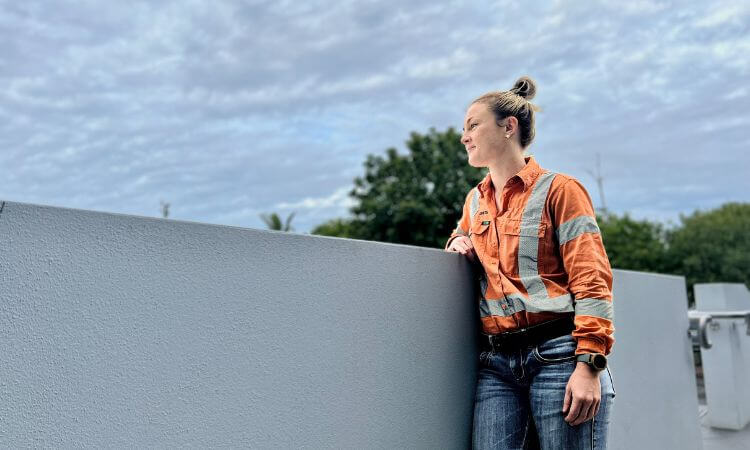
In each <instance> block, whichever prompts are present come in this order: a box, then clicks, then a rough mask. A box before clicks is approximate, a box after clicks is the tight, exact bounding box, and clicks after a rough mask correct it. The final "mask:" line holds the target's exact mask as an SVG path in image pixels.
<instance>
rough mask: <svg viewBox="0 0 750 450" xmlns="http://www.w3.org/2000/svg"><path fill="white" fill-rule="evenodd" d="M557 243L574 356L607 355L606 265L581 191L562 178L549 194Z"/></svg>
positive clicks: (610, 339)
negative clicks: (571, 309) (570, 309)
mask: <svg viewBox="0 0 750 450" xmlns="http://www.w3.org/2000/svg"><path fill="white" fill-rule="evenodd" d="M550 202H551V213H552V216H553V220H554V222H555V232H556V235H557V243H558V244H559V250H560V256H561V257H562V261H563V266H564V267H565V271H566V272H567V274H568V288H569V290H570V293H571V294H572V295H573V298H574V302H575V305H574V306H575V330H574V331H573V337H574V338H576V340H577V341H578V345H577V348H576V354H582V353H603V354H605V355H606V354H609V353H610V352H611V351H612V346H613V344H614V324H613V321H614V311H613V307H612V306H613V305H612V268H611V267H610V264H609V258H607V253H606V251H605V250H604V244H603V242H602V236H601V233H600V231H599V226H598V224H597V223H596V215H595V213H594V207H593V205H592V203H591V198H590V197H589V195H588V193H587V192H586V189H585V188H584V187H583V186H582V185H581V183H579V182H578V181H577V180H575V179H572V178H571V179H568V180H567V181H565V182H564V183H563V184H562V185H561V186H560V187H559V189H557V190H555V191H554V192H553V195H552V196H551V197H550Z"/></svg>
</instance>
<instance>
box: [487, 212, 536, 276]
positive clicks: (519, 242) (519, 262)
mask: <svg viewBox="0 0 750 450" xmlns="http://www.w3.org/2000/svg"><path fill="white" fill-rule="evenodd" d="M546 229H547V227H546V225H545V224H540V225H539V226H523V224H522V221H521V220H515V219H508V220H505V221H503V222H502V223H501V224H500V225H499V226H498V232H499V237H498V241H499V244H500V249H499V250H500V251H499V253H500V265H501V268H502V270H503V272H505V273H507V274H509V275H514V276H516V275H518V274H519V267H524V268H530V267H538V262H539V261H538V259H539V255H540V254H543V252H544V250H543V249H542V246H543V245H542V242H543V241H544V237H545V235H546ZM537 271H538V269H537Z"/></svg>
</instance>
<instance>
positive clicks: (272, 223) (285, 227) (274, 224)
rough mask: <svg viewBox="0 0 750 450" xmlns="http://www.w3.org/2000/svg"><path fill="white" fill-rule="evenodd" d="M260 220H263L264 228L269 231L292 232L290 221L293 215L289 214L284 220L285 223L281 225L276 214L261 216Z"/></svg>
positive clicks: (279, 218)
mask: <svg viewBox="0 0 750 450" xmlns="http://www.w3.org/2000/svg"><path fill="white" fill-rule="evenodd" d="M260 218H261V219H262V220H263V222H265V223H266V226H267V227H268V229H269V230H276V231H292V230H293V229H292V226H291V223H292V219H293V218H294V213H291V214H289V216H287V218H286V222H284V223H283V224H282V223H281V217H279V215H278V214H276V213H271V214H261V215H260Z"/></svg>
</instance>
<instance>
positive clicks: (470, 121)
mask: <svg viewBox="0 0 750 450" xmlns="http://www.w3.org/2000/svg"><path fill="white" fill-rule="evenodd" d="M501 123H502V122H501ZM461 143H462V144H464V147H466V152H467V153H468V154H469V165H471V166H473V167H487V166H488V165H489V163H490V162H491V161H492V160H493V159H495V158H497V157H499V156H500V154H501V153H502V152H503V150H504V149H505V147H507V145H508V139H506V138H505V129H504V127H502V126H499V125H498V124H497V122H496V121H495V115H494V114H493V113H492V111H490V109H489V108H488V107H487V105H485V104H484V103H474V104H472V105H471V106H470V107H469V109H468V110H467V111H466V117H465V118H464V133H463V135H462V136H461Z"/></svg>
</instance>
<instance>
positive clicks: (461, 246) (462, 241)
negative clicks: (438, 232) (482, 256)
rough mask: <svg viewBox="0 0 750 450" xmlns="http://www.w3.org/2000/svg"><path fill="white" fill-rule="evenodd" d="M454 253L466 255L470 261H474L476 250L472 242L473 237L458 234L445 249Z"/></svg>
mask: <svg viewBox="0 0 750 450" xmlns="http://www.w3.org/2000/svg"><path fill="white" fill-rule="evenodd" d="M445 251H447V252H452V253H460V254H462V255H466V257H468V258H469V261H471V262H474V258H475V257H476V252H475V251H474V244H472V243H471V239H469V238H468V237H466V236H458V237H457V238H455V239H453V240H452V241H451V245H450V246H449V247H448V248H447V249H446V250H445Z"/></svg>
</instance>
